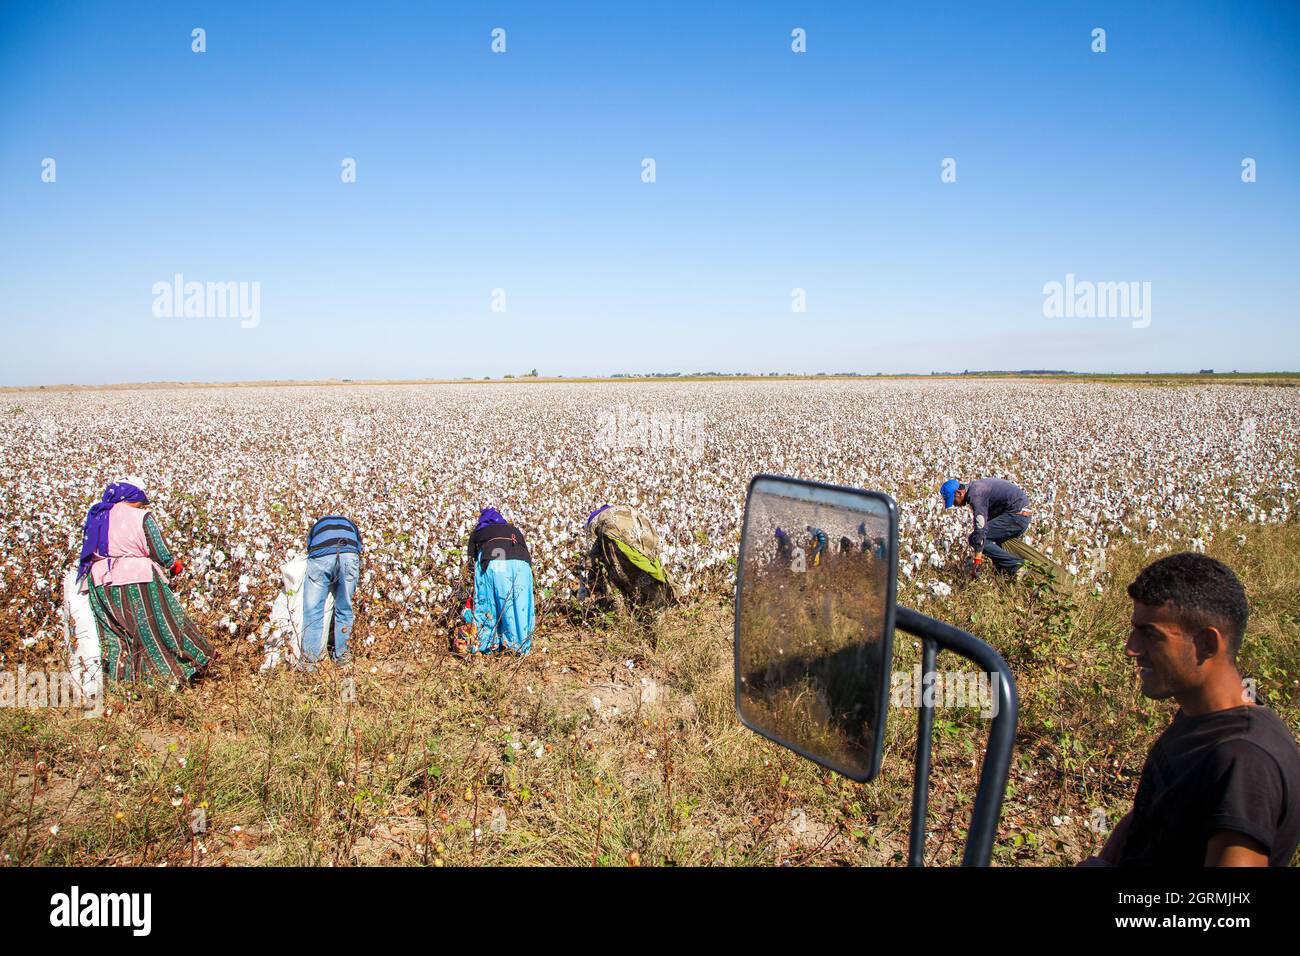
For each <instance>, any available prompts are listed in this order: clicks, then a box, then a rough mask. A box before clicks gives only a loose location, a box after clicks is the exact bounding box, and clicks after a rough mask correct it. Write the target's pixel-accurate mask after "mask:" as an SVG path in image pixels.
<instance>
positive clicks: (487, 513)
mask: <svg viewBox="0 0 1300 956" xmlns="http://www.w3.org/2000/svg"><path fill="white" fill-rule="evenodd" d="M505 523H506V519H505V518H503V517H501V512H499V511H497V509H496V508H484V509H483V510H482V511H480V512H479V513H478V524H476V525H474V530H475V531H477V530H478V529H479V528H486V527H487V526H488V525H490V524H505Z"/></svg>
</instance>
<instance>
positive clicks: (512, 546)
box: [469, 524, 533, 571]
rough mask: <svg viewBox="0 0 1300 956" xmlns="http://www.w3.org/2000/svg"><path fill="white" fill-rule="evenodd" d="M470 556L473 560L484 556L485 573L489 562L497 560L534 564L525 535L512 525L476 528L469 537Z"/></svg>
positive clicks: (481, 563) (492, 525)
mask: <svg viewBox="0 0 1300 956" xmlns="http://www.w3.org/2000/svg"><path fill="white" fill-rule="evenodd" d="M469 554H470V558H471V559H472V558H474V557H475V556H476V555H478V554H482V555H483V560H482V562H480V565H481V567H482V568H483V570H484V571H486V570H487V566H488V562H489V561H493V560H496V559H497V558H504V559H505V560H507V561H509V560H511V559H515V560H519V561H526V562H527V563H528V564H532V563H533V559H532V557H531V556H530V555H529V554H528V542H526V541H525V540H524V533H523V532H522V531H520V530H519V529H518V528H516V527H515V526H514V525H512V524H489V525H484V526H483V527H482V528H475V529H474V530H473V531H472V532H471V533H470V536H469Z"/></svg>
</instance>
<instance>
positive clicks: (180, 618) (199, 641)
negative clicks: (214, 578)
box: [77, 478, 214, 683]
mask: <svg viewBox="0 0 1300 956" xmlns="http://www.w3.org/2000/svg"><path fill="white" fill-rule="evenodd" d="M148 503H149V498H148V496H147V495H146V494H145V493H144V489H143V482H141V481H140V479H138V478H127V479H125V480H122V481H115V482H113V483H112V484H111V485H109V486H108V487H107V488H106V489H105V490H104V496H103V498H102V499H101V500H100V501H98V502H96V503H95V504H94V505H92V506H91V508H90V511H89V512H88V513H87V514H86V523H85V527H84V530H83V535H82V543H81V557H80V560H79V561H78V565H77V581H78V584H79V586H80V587H81V588H82V589H83V593H84V592H89V597H90V607H91V609H92V610H93V611H94V614H95V624H96V626H97V627H98V629H99V635H100V648H101V654H102V657H103V666H104V671H103V672H104V676H105V677H106V678H108V679H109V680H117V681H133V680H138V679H140V678H165V679H168V680H170V681H171V682H173V683H179V682H183V681H188V680H191V679H192V678H194V677H195V676H196V675H197V674H198V673H199V672H200V671H202V670H203V669H204V668H205V667H207V666H208V662H209V661H210V660H211V659H212V657H213V656H214V651H213V648H212V645H211V644H209V643H208V642H207V640H205V639H204V637H203V635H201V634H200V633H199V631H198V628H196V627H195V626H194V623H193V622H192V621H191V620H190V619H189V617H188V616H186V614H185V611H184V609H183V608H182V607H181V605H180V602H179V601H177V600H176V595H175V594H173V593H172V589H171V587H170V585H169V584H168V580H169V579H170V578H173V577H175V576H176V575H178V574H180V573H181V571H182V570H183V566H182V565H181V562H180V560H179V559H178V558H176V557H174V556H173V555H172V553H171V551H170V550H169V549H168V547H167V545H166V544H165V543H164V542H163V538H162V533H161V532H160V531H159V529H158V523H157V522H156V521H154V518H153V515H151V514H150V513H149V512H148V511H147V510H145V506H146V505H148Z"/></svg>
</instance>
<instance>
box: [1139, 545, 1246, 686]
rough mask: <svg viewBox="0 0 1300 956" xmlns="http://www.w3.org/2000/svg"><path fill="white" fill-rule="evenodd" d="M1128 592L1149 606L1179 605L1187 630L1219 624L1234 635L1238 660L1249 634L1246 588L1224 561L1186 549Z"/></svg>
mask: <svg viewBox="0 0 1300 956" xmlns="http://www.w3.org/2000/svg"><path fill="white" fill-rule="evenodd" d="M1128 596H1129V597H1131V598H1132V599H1133V600H1134V601H1137V602H1139V603H1141V604H1145V605H1147V606H1148V607H1163V606H1164V605H1165V604H1171V605H1173V608H1172V609H1173V611H1174V612H1175V614H1176V615H1177V616H1178V619H1179V623H1180V624H1182V626H1183V628H1184V629H1185V630H1189V631H1199V630H1200V629H1201V628H1204V627H1217V628H1219V630H1221V631H1223V634H1224V636H1225V637H1226V638H1227V639H1228V659H1229V660H1231V661H1233V662H1235V661H1236V660H1237V651H1238V650H1239V649H1240V648H1241V638H1242V635H1244V634H1245V633H1246V618H1247V617H1248V615H1249V613H1250V610H1249V607H1248V606H1247V604H1246V589H1245V588H1243V587H1242V586H1241V582H1240V581H1239V580H1237V576H1236V575H1235V574H1233V573H1232V569H1231V568H1230V567H1228V566H1227V565H1226V564H1224V563H1223V562H1222V561H1216V560H1215V559H1214V558H1211V557H1207V556H1206V555H1204V554H1194V553H1193V552H1191V551H1184V552H1182V553H1180V554H1171V555H1169V556H1168V557H1165V558H1161V559H1160V560H1159V561H1156V562H1154V563H1152V564H1148V565H1147V566H1146V567H1145V568H1143V569H1142V573H1141V574H1139V575H1138V576H1137V580H1135V581H1134V582H1133V583H1132V584H1130V585H1129V586H1128Z"/></svg>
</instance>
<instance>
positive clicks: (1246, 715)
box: [1119, 704, 1300, 868]
mask: <svg viewBox="0 0 1300 956" xmlns="http://www.w3.org/2000/svg"><path fill="white" fill-rule="evenodd" d="M1219 830H1232V831H1234V832H1236V833H1244V834H1245V835H1246V836H1248V837H1251V838H1252V839H1254V840H1258V841H1259V843H1260V844H1261V845H1262V846H1263V847H1264V848H1265V850H1266V851H1267V852H1268V862H1269V866H1287V865H1288V864H1290V862H1291V857H1292V856H1293V855H1294V854H1295V850H1296V845H1297V843H1300V748H1297V747H1296V742H1295V738H1293V737H1292V736H1291V732H1290V731H1289V730H1288V729H1287V727H1286V725H1285V724H1284V723H1282V720H1281V719H1280V718H1279V717H1278V716H1277V714H1275V713H1273V711H1271V710H1269V709H1268V708H1267V707H1263V706H1258V705H1254V704H1251V705H1246V706H1242V707H1233V708H1231V709H1229V710H1220V711H1216V712H1215V713H1212V714H1202V715H1201V716H1200V717H1187V716H1185V715H1184V714H1183V712H1182V711H1181V710H1180V711H1179V712H1178V713H1177V714H1176V715H1175V716H1174V721H1173V723H1172V724H1170V725H1169V727H1168V729H1166V730H1165V732H1164V733H1163V734H1161V735H1160V739H1159V740H1157V741H1156V742H1155V745H1154V746H1153V747H1152V748H1151V752H1150V753H1149V754H1148V755H1147V762H1146V766H1144V767H1143V768H1142V779H1141V781H1140V782H1139V783H1138V790H1137V796H1136V798H1134V800H1133V819H1132V821H1131V822H1130V824H1129V832H1128V837H1127V839H1126V840H1125V841H1124V849H1123V851H1122V852H1121V853H1120V860H1119V862H1120V865H1121V866H1169V867H1180V868H1190V867H1201V866H1204V865H1205V850H1206V845H1207V844H1208V843H1209V840H1210V837H1211V836H1213V835H1214V833H1216V832H1217V831H1219Z"/></svg>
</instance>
